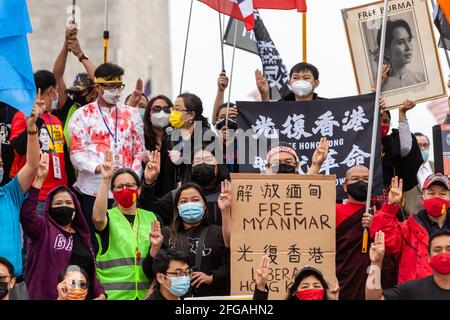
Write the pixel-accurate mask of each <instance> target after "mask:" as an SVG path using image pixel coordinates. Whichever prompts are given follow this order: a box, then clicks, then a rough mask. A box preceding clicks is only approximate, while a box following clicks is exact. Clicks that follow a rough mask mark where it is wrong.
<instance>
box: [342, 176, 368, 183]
mask: <svg viewBox="0 0 450 320" xmlns="http://www.w3.org/2000/svg"><path fill="white" fill-rule="evenodd" d="M360 180H362V181H363V182H365V183H369V177H368V176H364V177H356V176H353V177H350V178H348V179H347V181H348V182H350V183H356V182H358V181H360Z"/></svg>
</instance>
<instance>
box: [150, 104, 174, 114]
mask: <svg viewBox="0 0 450 320" xmlns="http://www.w3.org/2000/svg"><path fill="white" fill-rule="evenodd" d="M161 110H162V111H164V112H165V113H167V114H169V113H170V108H169V106H164V107H161V106H152V108H151V111H152V112H160V111H161Z"/></svg>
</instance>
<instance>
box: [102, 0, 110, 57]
mask: <svg viewBox="0 0 450 320" xmlns="http://www.w3.org/2000/svg"><path fill="white" fill-rule="evenodd" d="M108 14H109V12H108V0H105V26H104V31H103V62H104V63H108V46H109V30H108Z"/></svg>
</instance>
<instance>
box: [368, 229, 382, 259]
mask: <svg viewBox="0 0 450 320" xmlns="http://www.w3.org/2000/svg"><path fill="white" fill-rule="evenodd" d="M384 251H385V248H384V232H383V231H377V233H375V239H374V241H373V243H372V244H371V245H370V251H369V256H370V261H371V262H372V263H373V264H377V265H379V266H380V267H381V265H382V263H383V258H384Z"/></svg>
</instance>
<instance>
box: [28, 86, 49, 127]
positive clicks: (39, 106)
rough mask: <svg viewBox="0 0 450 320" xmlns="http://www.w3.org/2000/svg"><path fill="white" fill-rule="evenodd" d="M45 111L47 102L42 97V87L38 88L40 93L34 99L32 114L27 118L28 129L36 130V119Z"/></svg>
mask: <svg viewBox="0 0 450 320" xmlns="http://www.w3.org/2000/svg"><path fill="white" fill-rule="evenodd" d="M44 112H45V103H44V100H42V99H41V89H40V88H39V89H38V93H37V96H36V98H35V99H34V105H33V110H31V114H30V116H29V117H28V119H27V129H28V130H30V131H34V130H36V121H37V119H38V118H39V116H41V115H42V113H44Z"/></svg>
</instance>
